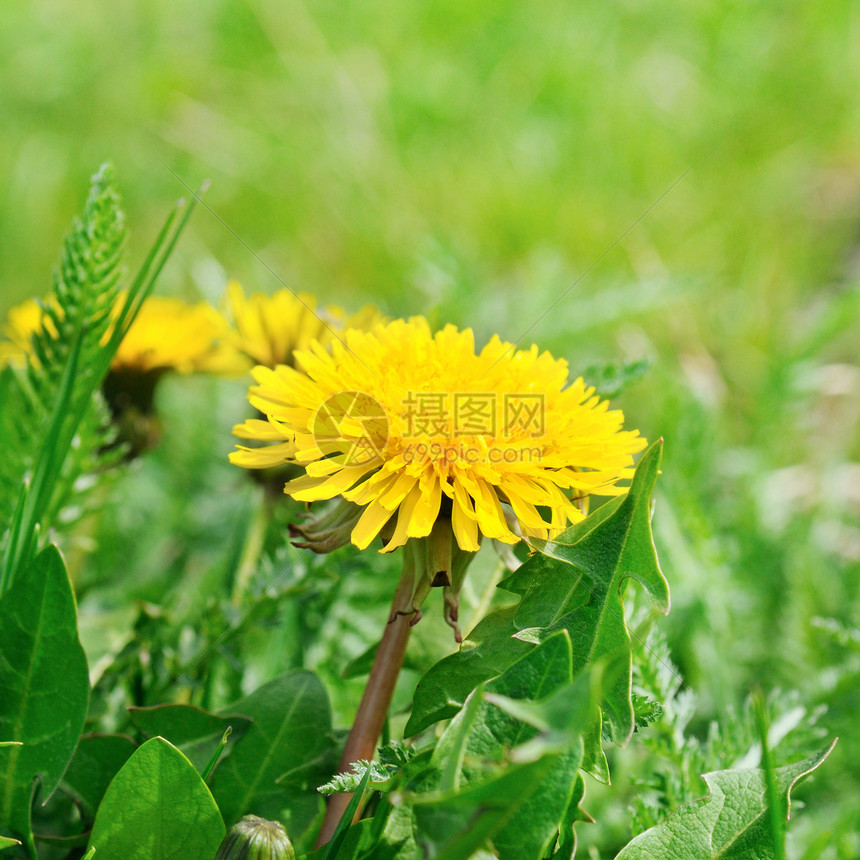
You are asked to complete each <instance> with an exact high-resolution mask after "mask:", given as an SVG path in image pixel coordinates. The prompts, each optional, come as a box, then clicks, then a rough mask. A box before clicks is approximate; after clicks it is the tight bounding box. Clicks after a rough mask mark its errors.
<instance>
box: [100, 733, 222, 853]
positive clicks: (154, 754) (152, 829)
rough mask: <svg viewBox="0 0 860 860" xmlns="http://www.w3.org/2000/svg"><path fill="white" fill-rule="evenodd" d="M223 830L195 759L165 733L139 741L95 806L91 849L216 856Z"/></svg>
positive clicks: (115, 851) (102, 851) (218, 814)
mask: <svg viewBox="0 0 860 860" xmlns="http://www.w3.org/2000/svg"><path fill="white" fill-rule="evenodd" d="M225 833H226V830H225V828H224V822H223V821H222V820H221V814H220V813H219V811H218V807H217V806H216V805H215V800H214V799H213V797H212V795H211V794H210V792H209V789H208V788H207V787H206V783H205V782H203V780H202V779H201V778H200V774H199V773H197V770H196V769H195V767H194V765H192V764H191V762H190V761H188V759H187V758H186V757H185V756H184V755H183V754H182V753H181V752H180V751H179V750H178V749H177V748H176V747H175V746H173V745H172V744H170V743H168V742H167V741H166V740H164V739H163V738H153V739H152V740H149V741H147V742H146V743H145V744H143V746H141V747H140V748H139V749H138V750H137V751H136V752H135V753H134V755H132V756H131V758H130V759H129V760H128V761H127V762H126V763H125V765H124V766H123V768H122V770H120V772H119V773H118V774H117V775H116V776H115V777H114V779H113V781H112V782H111V784H110V787H109V788H108V790H107V793H106V794H105V796H104V800H102V803H101V806H99V810H98V814H97V815H96V820H95V824H94V825H93V832H92V835H91V837H90V842H89V847H90V850H92V849H93V848H95V849H96V856H97V857H98V858H99V860H112V858H116V860H152V858H154V857H157V858H159V860H169V858H174V857H175V858H185V857H200V858H206V857H214V856H215V852H216V851H217V850H218V846H219V845H220V843H221V840H222V839H223V838H224V834H225Z"/></svg>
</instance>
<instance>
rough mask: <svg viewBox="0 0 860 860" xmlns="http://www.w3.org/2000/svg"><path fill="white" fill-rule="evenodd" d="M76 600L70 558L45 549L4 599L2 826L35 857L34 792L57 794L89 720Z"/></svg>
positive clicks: (0, 613) (0, 625)
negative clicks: (68, 566)
mask: <svg viewBox="0 0 860 860" xmlns="http://www.w3.org/2000/svg"><path fill="white" fill-rule="evenodd" d="M76 621H77V619H76V612H75V601H74V597H73V596H72V590H71V586H70V583H69V578H68V574H67V573H66V568H65V565H64V564H63V560H62V559H61V558H60V554H59V553H58V552H57V550H56V549H55V548H54V547H48V548H47V549H45V550H43V551H42V552H41V553H40V554H39V555H38V556H37V557H36V558H35V559H34V561H33V563H32V564H31V565H30V567H29V568H28V569H27V571H26V576H25V577H22V578H21V579H19V580H18V582H16V583H15V585H13V587H12V588H11V589H10V590H9V591H7V592H6V594H5V595H3V597H2V598H0V654H2V655H3V659H2V661H0V689H2V690H3V696H2V697H0V741H15V742H18V743H20V744H21V745H20V746H18V745H17V744H13V745H8V746H0V765H2V767H0V772H2V773H3V782H2V785H0V825H2V826H3V827H4V828H7V829H9V830H11V831H12V832H13V833H15V834H16V835H17V837H18V838H20V839H21V840H22V841H23V843H24V845H25V846H26V847H27V850H28V852H29V854H30V856H31V857H35V844H34V842H33V834H32V830H31V823H30V808H31V804H32V800H33V797H34V796H37V795H38V796H41V800H42V802H44V801H46V800H47V799H48V798H50V796H51V795H52V794H53V792H54V790H55V789H56V787H57V785H58V784H59V782H60V779H61V777H62V776H63V772H64V771H65V769H66V765H67V764H68V761H69V759H70V758H71V757H72V753H73V751H74V749H75V745H76V744H77V742H78V736H79V735H80V733H81V729H82V728H83V725H84V719H85V717H86V713H87V702H88V698H89V679H88V677H87V661H86V657H85V656H84V652H83V649H82V648H81V644H80V641H79V640H78V633H77V623H76Z"/></svg>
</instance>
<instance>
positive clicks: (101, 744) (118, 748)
mask: <svg viewBox="0 0 860 860" xmlns="http://www.w3.org/2000/svg"><path fill="white" fill-rule="evenodd" d="M135 749H137V745H136V744H135V743H134V741H133V740H132V739H131V738H130V737H128V735H110V734H90V735H81V737H80V739H79V740H78V745H77V746H76V747H75V752H74V755H73V756H72V758H71V760H70V761H69V766H68V767H67V768H66V772H65V773H64V774H63V778H62V780H61V782H60V788H61V789H62V790H63V792H65V793H66V794H68V795H69V796H70V797H71V798H72V799H73V800H74V802H75V804H76V805H77V807H78V809H79V810H80V814H81V818H82V819H83V820H84V821H87V822H89V823H90V824H91V823H92V822H93V821H94V820H95V816H96V810H97V809H98V807H99V804H100V803H101V800H102V798H103V797H104V794H105V792H106V791H107V788H108V786H109V785H110V782H111V780H112V779H113V778H114V776H116V774H117V773H119V771H120V769H121V768H122V766H123V765H124V764H125V763H126V762H127V761H128V759H129V757H130V756H131V755H132V753H133V752H134V751H135Z"/></svg>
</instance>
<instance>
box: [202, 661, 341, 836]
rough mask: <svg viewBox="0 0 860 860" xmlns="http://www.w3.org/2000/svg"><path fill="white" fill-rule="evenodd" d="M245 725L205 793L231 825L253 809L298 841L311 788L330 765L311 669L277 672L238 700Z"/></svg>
mask: <svg viewBox="0 0 860 860" xmlns="http://www.w3.org/2000/svg"><path fill="white" fill-rule="evenodd" d="M230 711H231V712H232V713H241V714H247V715H248V717H250V718H251V720H253V722H252V724H251V726H250V728H249V729H248V730H247V731H246V732H245V734H244V735H243V736H242V737H241V738H240V739H239V740H238V741H237V742H236V743H235V744H233V745H232V747H231V748H230V750H229V753H228V755H227V756H226V758H225V759H224V760H223V761H222V762H221V763H220V764H219V765H218V767H217V768H216V770H215V773H214V775H213V777H212V794H213V795H214V797H215V799H216V800H217V801H218V806H219V808H220V809H221V812H222V814H223V816H224V820H225V821H226V822H227V823H228V824H230V825H232V824H233V823H235V822H236V821H238V820H239V819H240V818H241V817H242V816H243V815H246V814H248V813H253V814H254V815H260V816H261V817H263V818H268V819H271V820H275V821H280V822H281V823H282V824H283V825H284V826H285V827H286V828H287V832H288V833H289V834H290V838H291V839H292V840H293V842H294V843H296V844H299V843H300V842H301V839H302V836H303V834H305V832H306V831H307V830H308V828H309V827H310V826H311V824H312V823H313V821H314V820H315V819H316V818H317V816H318V814H319V811H320V804H321V802H322V801H321V798H320V797H319V795H317V794H316V792H315V791H314V790H313V789H314V788H315V786H317V785H319V783H320V782H321V781H322V780H321V778H320V777H321V776H323V775H324V774H326V770H327V768H329V767H330V766H331V763H330V762H329V761H326V760H325V758H322V757H323V756H324V754H325V753H326V751H327V750H328V749H329V747H330V741H329V739H328V733H329V731H330V729H331V714H330V710H329V702H328V696H327V695H326V691H325V689H324V688H323V686H322V684H321V683H320V682H319V680H318V679H317V678H316V676H314V675H313V674H311V673H310V672H293V673H290V674H287V675H283V676H282V677H280V678H276V679H275V680H273V681H270V682H269V683H268V684H266V685H264V686H263V687H261V688H260V689H258V690H256V691H254V692H253V693H251V694H250V695H249V696H246V697H245V698H244V699H242V700H241V701H239V702H237V703H236V704H235V706H233V707H232V708H231V709H230Z"/></svg>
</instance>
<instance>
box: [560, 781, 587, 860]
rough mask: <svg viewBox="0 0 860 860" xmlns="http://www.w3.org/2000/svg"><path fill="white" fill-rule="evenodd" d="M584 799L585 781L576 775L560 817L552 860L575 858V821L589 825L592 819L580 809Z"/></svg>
mask: <svg viewBox="0 0 860 860" xmlns="http://www.w3.org/2000/svg"><path fill="white" fill-rule="evenodd" d="M584 799H585V779H584V778H583V776H582V774H581V773H579V774H577V775H576V779H575V780H574V783H573V788H572V790H571V794H570V802H569V803H568V807H567V809H566V810H565V812H564V815H563V816H562V820H561V825H560V827H559V833H558V841H557V842H556V846H555V850H554V851H553V852H552V854H551V855H550V856H551V857H552V858H553V860H555V858H558V860H571V858H573V857H575V856H576V830H575V825H576V822H577V821H587V822H589V823H591V824H593V823H594V819H593V818H592V817H591V816H590V815H589V814H588V813H587V812H586V811H585V810H584V809H583V808H582V801H583V800H584Z"/></svg>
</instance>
